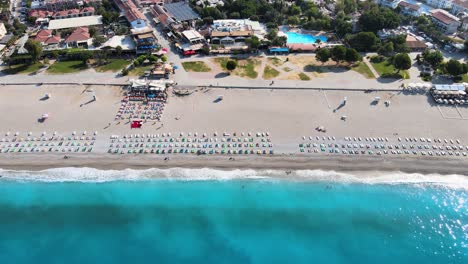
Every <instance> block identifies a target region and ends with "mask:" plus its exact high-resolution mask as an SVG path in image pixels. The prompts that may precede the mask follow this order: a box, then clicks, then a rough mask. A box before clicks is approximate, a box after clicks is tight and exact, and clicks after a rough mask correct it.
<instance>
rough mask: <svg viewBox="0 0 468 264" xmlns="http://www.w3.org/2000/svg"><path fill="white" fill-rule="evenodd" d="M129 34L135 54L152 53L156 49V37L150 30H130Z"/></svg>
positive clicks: (147, 28)
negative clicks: (133, 44)
mask: <svg viewBox="0 0 468 264" xmlns="http://www.w3.org/2000/svg"><path fill="white" fill-rule="evenodd" d="M131 32H132V37H133V40H134V42H135V51H136V53H137V54H149V53H153V51H154V50H155V49H157V48H158V44H157V39H156V36H154V33H153V30H152V29H151V28H149V27H145V28H140V29H132V30H131Z"/></svg>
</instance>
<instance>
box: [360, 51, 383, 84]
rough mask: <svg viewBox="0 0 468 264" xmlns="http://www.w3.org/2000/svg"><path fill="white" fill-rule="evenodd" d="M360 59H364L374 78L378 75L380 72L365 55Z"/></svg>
mask: <svg viewBox="0 0 468 264" xmlns="http://www.w3.org/2000/svg"><path fill="white" fill-rule="evenodd" d="M362 61H364V63H365V64H366V65H367V67H369V69H370V70H371V72H372V74H374V76H375V78H376V79H377V78H379V77H380V74H379V73H378V72H377V71H376V70H375V69H374V66H372V63H370V61H369V60H368V59H367V58H366V56H363V57H362Z"/></svg>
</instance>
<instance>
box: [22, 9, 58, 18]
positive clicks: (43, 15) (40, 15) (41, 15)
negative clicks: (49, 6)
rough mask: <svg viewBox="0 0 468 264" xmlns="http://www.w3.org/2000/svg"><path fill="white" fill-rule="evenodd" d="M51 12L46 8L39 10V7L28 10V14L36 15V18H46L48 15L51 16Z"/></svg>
mask: <svg viewBox="0 0 468 264" xmlns="http://www.w3.org/2000/svg"><path fill="white" fill-rule="evenodd" d="M52 14H53V12H49V11H46V10H41V9H33V10H31V11H29V13H28V15H29V16H31V17H37V18H46V17H48V16H51V15H52Z"/></svg>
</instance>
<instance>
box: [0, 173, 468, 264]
mask: <svg viewBox="0 0 468 264" xmlns="http://www.w3.org/2000/svg"><path fill="white" fill-rule="evenodd" d="M0 174H1V173H0ZM467 200H468V193H467V191H466V189H450V188H446V187H441V186H439V187H436V186H430V185H410V184H398V185H388V184H373V185H369V184H359V183H337V182H333V183H332V182H323V181H320V182H312V181H309V182H299V181H284V180H276V181H268V180H230V181H212V180H206V181H183V180H144V181H110V182H103V183H89V182H88V183H82V182H37V181H17V180H5V178H3V179H0V263H50V264H51V263H114V264H119V263H332V264H333V263H444V264H446V263H468V234H467V233H468V209H467Z"/></svg>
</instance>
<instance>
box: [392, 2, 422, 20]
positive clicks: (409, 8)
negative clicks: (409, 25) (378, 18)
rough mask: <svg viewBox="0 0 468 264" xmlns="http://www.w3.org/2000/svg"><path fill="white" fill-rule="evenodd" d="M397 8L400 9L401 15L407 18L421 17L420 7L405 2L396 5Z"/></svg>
mask: <svg viewBox="0 0 468 264" xmlns="http://www.w3.org/2000/svg"><path fill="white" fill-rule="evenodd" d="M398 6H399V7H400V9H401V13H402V14H404V15H407V16H414V17H418V16H420V15H421V7H420V6H418V5H414V4H411V3H408V2H405V1H401V2H400V3H398Z"/></svg>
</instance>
